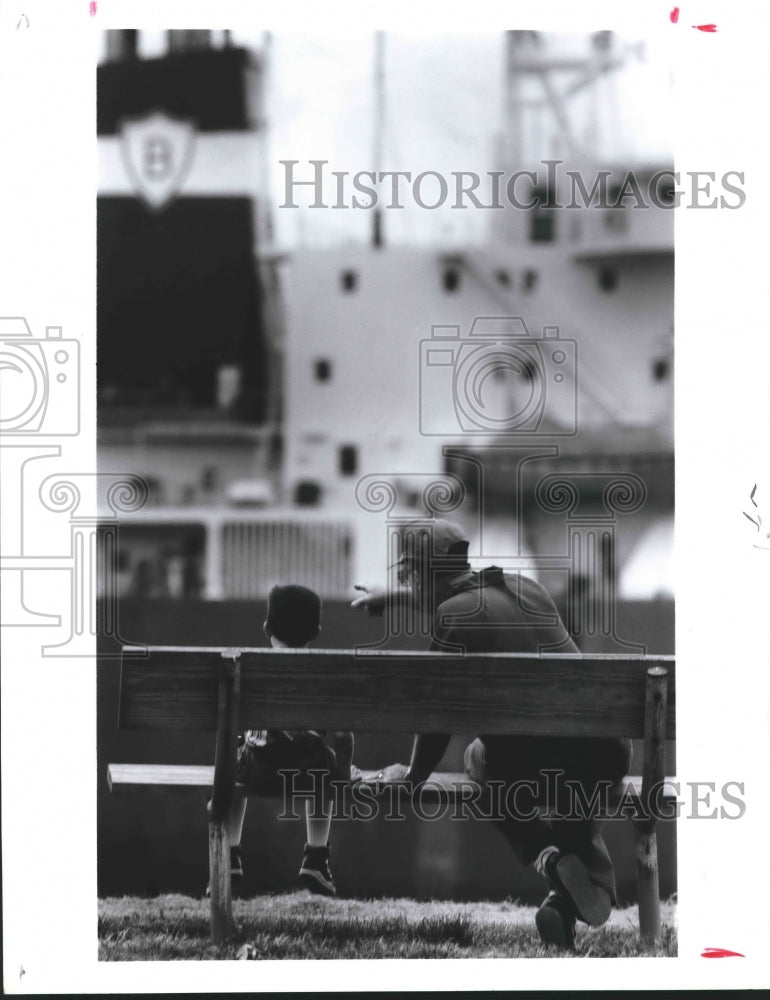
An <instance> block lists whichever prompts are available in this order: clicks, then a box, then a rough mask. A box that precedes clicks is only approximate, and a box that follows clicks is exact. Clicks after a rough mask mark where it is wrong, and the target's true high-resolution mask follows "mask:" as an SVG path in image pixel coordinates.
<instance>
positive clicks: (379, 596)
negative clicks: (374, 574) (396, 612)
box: [350, 583, 412, 618]
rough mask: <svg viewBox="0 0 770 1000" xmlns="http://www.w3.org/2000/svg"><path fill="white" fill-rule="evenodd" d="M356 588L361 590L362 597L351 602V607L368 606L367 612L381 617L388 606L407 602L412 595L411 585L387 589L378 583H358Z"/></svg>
mask: <svg viewBox="0 0 770 1000" xmlns="http://www.w3.org/2000/svg"><path fill="white" fill-rule="evenodd" d="M354 589H355V590H360V591H361V592H362V593H361V596H360V597H357V598H356V599H355V600H354V601H351V602H350V606H351V608H366V613H367V614H368V615H371V616H372V617H375V618H379V617H380V615H382V614H383V613H384V612H385V608H386V607H388V606H390V607H394V606H395V605H397V604H406V602H407V601H408V600H410V598H411V596H412V591H411V589H410V588H409V587H398V588H396V589H392V590H387V589H386V588H385V587H380V586H377V585H366V584H363V583H357V584H355V586H354Z"/></svg>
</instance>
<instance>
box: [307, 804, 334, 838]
mask: <svg viewBox="0 0 770 1000" xmlns="http://www.w3.org/2000/svg"><path fill="white" fill-rule="evenodd" d="M305 822H306V823H307V842H308V846H309V847H326V845H327V844H328V843H329V830H330V829H331V825H332V814H331V809H329V813H328V815H327V816H320V815H319V810H318V808H317V807H316V804H315V802H313V800H312V799H308V800H307V802H306V803H305Z"/></svg>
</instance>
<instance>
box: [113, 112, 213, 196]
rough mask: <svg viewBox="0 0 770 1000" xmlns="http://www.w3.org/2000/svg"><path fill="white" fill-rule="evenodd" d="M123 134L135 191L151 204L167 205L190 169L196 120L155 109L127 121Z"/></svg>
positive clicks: (121, 132) (123, 143) (123, 147)
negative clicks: (174, 116) (188, 119)
mask: <svg viewBox="0 0 770 1000" xmlns="http://www.w3.org/2000/svg"><path fill="white" fill-rule="evenodd" d="M120 136H121V144H120V145H121V151H122V153H123V161H124V163H125V166H126V170H127V172H128V175H129V177H130V178H131V181H132V183H133V185H134V188H135V189H136V193H137V194H138V196H139V197H140V198H141V199H142V200H143V201H144V202H145V204H146V205H148V206H149V207H150V208H152V209H154V210H156V211H157V210H159V209H161V208H164V207H165V206H166V205H167V204H168V203H169V202H170V201H171V199H172V198H173V197H174V196H175V195H176V194H177V193H178V191H179V189H180V188H181V186H182V182H183V181H184V179H185V177H186V176H187V174H188V172H189V170H190V166H191V164H192V160H193V151H194V146H195V127H194V125H193V123H192V122H191V121H185V120H184V119H181V118H172V117H171V116H170V115H167V114H166V113H165V112H163V111H154V112H153V113H152V114H149V115H145V116H144V117H142V118H130V119H127V120H126V121H124V122H123V123H122V125H121V128H120Z"/></svg>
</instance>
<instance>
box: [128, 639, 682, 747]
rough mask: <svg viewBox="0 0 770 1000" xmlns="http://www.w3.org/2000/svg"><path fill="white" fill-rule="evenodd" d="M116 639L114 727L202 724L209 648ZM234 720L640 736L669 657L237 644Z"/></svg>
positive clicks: (215, 659)
mask: <svg viewBox="0 0 770 1000" xmlns="http://www.w3.org/2000/svg"><path fill="white" fill-rule="evenodd" d="M137 653H138V651H137V650H132V649H131V648H130V647H129V648H126V649H125V650H124V657H123V663H122V672H121V693H120V713H119V726H120V728H121V729H166V730H201V731H213V730H215V729H216V723H217V690H218V676H219V671H220V667H221V664H222V662H223V661H222V658H221V655H220V654H221V651H220V650H219V649H214V648H185V647H168V646H167V647H150V648H149V649H148V650H146V655H144V656H141V655H137ZM240 664H241V696H240V720H239V725H240V727H241V728H243V729H246V728H286V729H307V728H312V729H350V730H353V731H356V730H357V731H359V732H460V733H470V732H475V733H516V734H522V735H533V736H537V735H550V736H626V737H642V736H643V735H644V700H645V677H646V672H647V669H648V668H649V667H650V666H655V665H659V666H663V667H665V668H666V669H667V670H668V675H669V697H668V713H667V736H668V737H669V738H673V737H674V725H675V699H674V683H673V682H674V658H673V657H669V656H655V657H651V656H629V657H626V656H617V655H589V656H583V655H579V654H577V655H576V654H543V655H541V656H533V655H531V654H525V653H514V654H504V653H484V654H468V655H467V656H459V655H451V654H445V653H411V652H406V653H404V652H396V651H390V650H388V651H384V650H372V651H359V652H355V651H351V650H316V649H314V650H269V649H248V650H243V651H242V654H241V658H240Z"/></svg>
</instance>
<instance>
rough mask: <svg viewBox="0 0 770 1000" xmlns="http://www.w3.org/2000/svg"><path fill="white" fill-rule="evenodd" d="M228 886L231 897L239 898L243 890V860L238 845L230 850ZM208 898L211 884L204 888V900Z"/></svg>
mask: <svg viewBox="0 0 770 1000" xmlns="http://www.w3.org/2000/svg"><path fill="white" fill-rule="evenodd" d="M230 885H231V888H232V894H233V897H235V896H240V894H241V891H242V889H243V858H242V857H241V845H240V844H236V845H235V847H231V848H230ZM209 896H211V882H209V883H208V884H207V886H206V898H207V899H208V898H209Z"/></svg>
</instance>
